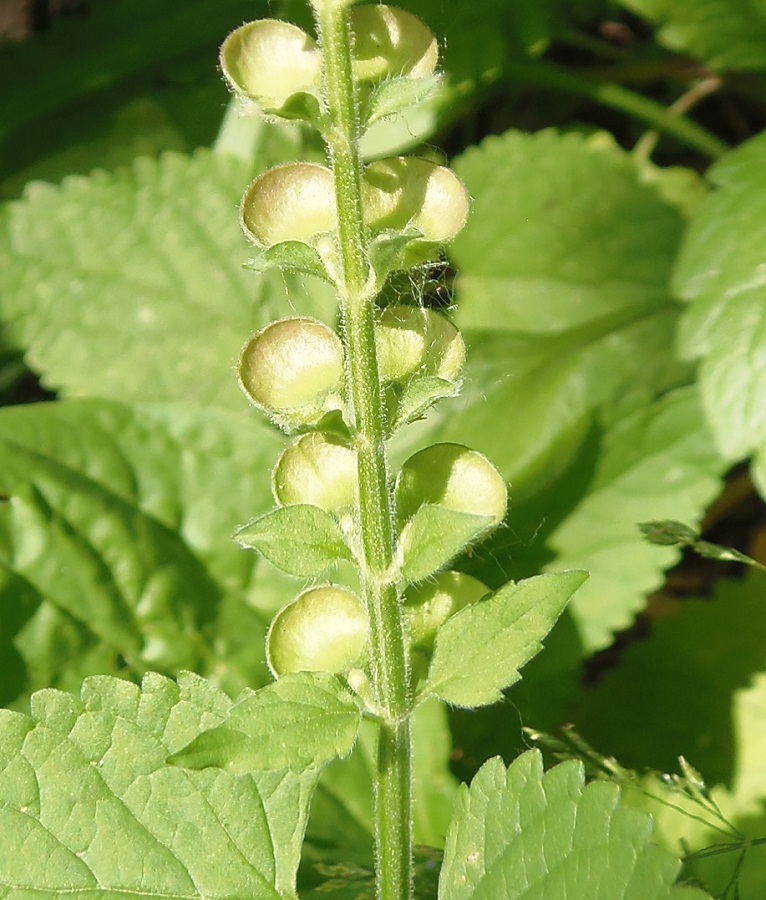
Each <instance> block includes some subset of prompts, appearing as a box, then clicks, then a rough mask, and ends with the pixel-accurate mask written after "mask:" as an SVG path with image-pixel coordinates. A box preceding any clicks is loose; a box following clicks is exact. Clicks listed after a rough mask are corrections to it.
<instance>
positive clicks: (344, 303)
mask: <svg viewBox="0 0 766 900" xmlns="http://www.w3.org/2000/svg"><path fill="white" fill-rule="evenodd" d="M346 12H347V10H346V8H345V5H344V4H342V3H325V4H322V5H321V7H320V9H319V11H318V15H317V24H318V29H319V34H320V37H321V43H322V48H323V55H324V76H323V77H324V95H325V101H326V103H327V111H328V114H329V118H330V127H329V128H328V129H327V131H326V140H327V144H328V149H329V152H330V157H331V159H332V164H333V172H334V176H335V193H336V203H337V210H338V237H339V242H340V256H341V262H342V279H341V282H340V286H339V295H340V296H339V301H340V309H341V316H342V321H343V340H344V347H345V358H346V373H347V384H348V390H349V394H350V398H351V403H352V406H353V413H354V425H355V436H356V440H355V446H356V450H357V454H358V467H359V506H358V514H359V524H360V528H361V537H362V550H363V561H362V566H361V575H362V588H363V594H364V599H365V602H366V605H367V612H368V616H369V620H370V638H371V668H372V677H373V688H374V692H375V698H376V701H377V704H378V706H379V708H380V713H381V716H380V718H381V722H380V736H379V746H378V768H377V781H376V792H375V842H376V859H377V876H378V896H379V897H380V898H381V900H405V898H407V897H409V896H410V893H411V884H412V827H411V807H412V773H411V757H412V746H411V744H412V739H411V730H410V712H411V702H410V691H409V672H408V662H407V659H408V654H407V647H406V638H405V633H404V628H403V625H402V617H401V611H400V605H399V598H398V593H397V587H396V573H395V572H394V571H393V566H392V563H393V558H394V529H393V520H392V509H391V495H390V489H389V479H388V467H387V462H386V448H385V428H384V410H383V398H382V393H381V385H380V377H379V372H378V361H377V355H376V348H375V331H374V312H375V305H374V296H371V292H370V290H369V287H368V283H369V278H368V269H369V267H368V262H367V247H366V238H365V228H364V221H363V217H362V198H361V187H360V182H361V162H360V158H359V119H358V115H357V106H356V100H355V88H354V78H353V73H352V66H351V45H350V33H349V26H348V23H347V16H346Z"/></svg>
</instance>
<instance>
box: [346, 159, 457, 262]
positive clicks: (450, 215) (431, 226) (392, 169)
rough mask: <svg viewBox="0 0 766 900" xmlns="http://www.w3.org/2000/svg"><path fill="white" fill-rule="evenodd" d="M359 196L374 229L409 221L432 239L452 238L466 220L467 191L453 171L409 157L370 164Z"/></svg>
mask: <svg viewBox="0 0 766 900" xmlns="http://www.w3.org/2000/svg"><path fill="white" fill-rule="evenodd" d="M362 196H363V202H364V208H365V217H366V220H367V224H368V225H369V226H370V227H371V228H372V229H374V230H376V231H383V230H384V229H391V230H394V231H401V230H403V229H404V228H406V227H407V226H413V227H414V228H417V229H418V231H420V232H421V233H422V240H423V241H426V242H428V243H432V244H439V243H444V242H446V241H450V240H452V238H454V237H455V235H457V234H458V233H459V232H460V230H461V229H462V228H463V226H464V225H465V223H466V219H467V218H468V210H469V205H470V201H469V197H468V191H467V190H466V188H465V185H464V184H463V182H462V181H461V180H460V179H459V178H458V177H457V175H455V173H454V172H453V171H452V170H451V169H448V168H446V167H445V166H437V165H436V164H435V163H432V162H429V161H428V160H426V159H418V158H417V157H415V156H395V157H391V158H390V159H381V160H379V161H378V162H374V163H371V164H370V165H369V166H367V168H366V169H365V171H364V175H363V181H362Z"/></svg>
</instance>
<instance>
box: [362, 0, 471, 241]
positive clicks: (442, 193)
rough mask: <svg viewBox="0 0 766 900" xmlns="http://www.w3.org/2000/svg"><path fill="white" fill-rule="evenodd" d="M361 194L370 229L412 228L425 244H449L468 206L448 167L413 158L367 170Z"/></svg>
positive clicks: (373, 165) (464, 192) (384, 162)
mask: <svg viewBox="0 0 766 900" xmlns="http://www.w3.org/2000/svg"><path fill="white" fill-rule="evenodd" d="M365 8H367V7H365ZM362 196H363V202H364V209H365V218H366V220H367V224H368V225H370V227H371V228H373V229H374V230H376V231H383V230H384V229H392V230H394V231H401V230H403V229H404V228H406V227H407V226H408V225H410V226H413V227H415V228H417V229H418V230H419V231H420V232H421V233H422V240H424V241H427V242H429V243H443V242H445V241H450V240H452V238H454V237H455V235H457V234H458V233H459V232H460V230H461V229H462V228H463V226H464V225H465V223H466V219H467V218H468V210H469V206H470V200H469V196H468V191H467V190H466V188H465V185H464V184H463V182H462V181H461V180H460V179H459V178H458V177H457V175H455V173H454V172H453V171H452V170H451V169H448V168H446V167H445V166H437V165H436V164H435V163H432V162H429V161H428V160H426V159H418V158H417V157H415V156H396V157H391V158H390V159H381V160H379V161H378V162H374V163H371V164H370V165H369V166H367V168H366V169H365V171H364V176H363V181H362Z"/></svg>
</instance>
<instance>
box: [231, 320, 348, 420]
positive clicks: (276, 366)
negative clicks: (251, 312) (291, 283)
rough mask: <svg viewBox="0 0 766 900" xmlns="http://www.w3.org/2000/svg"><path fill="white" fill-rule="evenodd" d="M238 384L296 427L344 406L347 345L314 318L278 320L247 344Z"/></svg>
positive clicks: (271, 411) (256, 400)
mask: <svg viewBox="0 0 766 900" xmlns="http://www.w3.org/2000/svg"><path fill="white" fill-rule="evenodd" d="M239 383H240V386H241V387H242V390H243V391H244V392H245V393H246V394H247V396H248V397H249V398H250V400H251V401H252V402H253V403H254V404H255V405H256V406H258V407H259V408H260V409H263V410H264V411H265V412H267V413H268V414H271V415H274V417H275V418H276V419H277V420H280V421H284V420H288V422H289V423H291V424H292V425H293V426H297V425H300V424H309V423H312V422H317V421H318V420H319V419H320V418H321V416H322V415H323V414H324V413H326V412H328V411H329V410H331V409H339V408H341V405H342V400H341V393H342V383H343V346H342V344H341V342H340V340H339V338H338V336H337V334H335V332H334V331H333V330H332V329H331V328H328V327H327V325H324V324H323V323H322V322H319V321H317V320H316V319H308V318H291V319H280V320H279V321H277V322H272V323H271V324H270V325H267V326H266V327H265V328H264V329H263V330H262V331H259V332H258V334H256V335H255V336H254V337H252V338H250V340H249V341H248V342H247V343H246V344H245V346H244V347H243V349H242V353H241V355H240V358H239Z"/></svg>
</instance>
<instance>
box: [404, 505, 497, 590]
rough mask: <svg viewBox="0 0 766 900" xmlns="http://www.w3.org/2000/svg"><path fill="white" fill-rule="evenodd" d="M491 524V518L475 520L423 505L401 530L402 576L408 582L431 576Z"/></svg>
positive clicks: (453, 511)
mask: <svg viewBox="0 0 766 900" xmlns="http://www.w3.org/2000/svg"><path fill="white" fill-rule="evenodd" d="M491 524H492V518H491V517H490V516H474V515H472V514H471V513H465V512H457V511H456V510H454V509H447V508H446V507H443V506H434V505H432V504H424V505H423V506H421V507H420V508H419V509H418V510H417V512H416V513H415V515H414V516H413V517H412V518H411V519H410V520H409V521H408V522H407V524H406V525H405V526H404V529H403V530H402V535H401V538H400V549H399V552H400V553H401V555H402V557H403V564H402V575H404V577H405V578H406V579H407V581H410V582H414V581H422V580H423V579H424V578H427V577H428V576H429V575H433V573H434V572H436V570H437V569H440V568H441V567H442V566H446V565H447V563H448V562H449V561H450V560H451V559H453V558H454V557H455V556H457V554H458V553H460V551H461V550H464V549H465V548H466V547H467V546H468V545H469V544H470V543H471V542H472V541H475V540H476V539H477V538H478V537H480V536H481V534H482V533H483V532H485V531H486V530H487V528H488V527H489V526H490V525H491Z"/></svg>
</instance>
